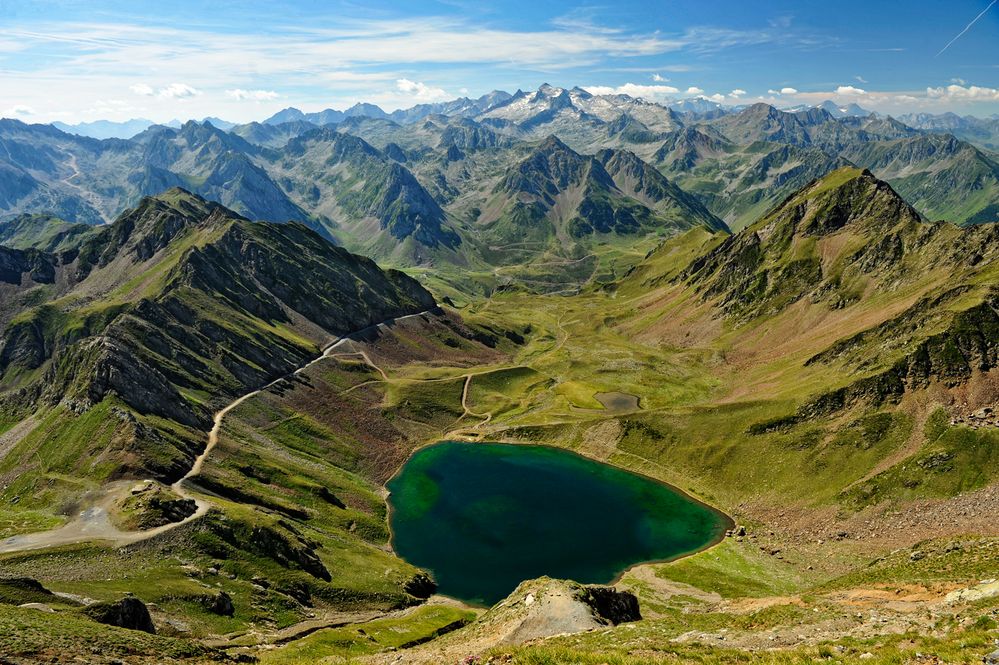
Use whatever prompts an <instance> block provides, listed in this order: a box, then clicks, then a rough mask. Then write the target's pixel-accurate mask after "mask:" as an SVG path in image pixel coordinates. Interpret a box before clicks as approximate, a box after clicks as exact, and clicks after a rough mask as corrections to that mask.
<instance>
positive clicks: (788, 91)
mask: <svg viewBox="0 0 999 665" xmlns="http://www.w3.org/2000/svg"><path fill="white" fill-rule="evenodd" d="M780 94H782V95H797V94H798V91H797V90H796V89H794V88H781V89H780Z"/></svg>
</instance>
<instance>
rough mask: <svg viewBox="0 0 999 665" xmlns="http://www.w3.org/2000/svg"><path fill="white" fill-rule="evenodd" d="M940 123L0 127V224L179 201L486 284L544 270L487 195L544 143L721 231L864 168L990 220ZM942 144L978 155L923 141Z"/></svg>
mask: <svg viewBox="0 0 999 665" xmlns="http://www.w3.org/2000/svg"><path fill="white" fill-rule="evenodd" d="M955 118H957V117H956V116H955V117H954V118H938V119H931V118H930V117H928V116H920V117H919V118H916V117H915V116H913V122H914V123H916V124H919V125H920V127H913V126H910V125H907V124H905V123H904V122H901V121H899V120H896V119H894V118H891V117H885V116H878V115H875V114H864V111H863V109H860V108H858V107H842V108H840V107H838V106H836V105H835V104H831V103H824V104H822V105H819V106H817V107H813V108H809V109H803V110H800V111H795V112H787V111H781V110H778V109H776V108H774V107H771V106H767V105H765V104H755V105H751V106H748V107H742V108H738V109H736V108H725V109H722V110H718V109H716V110H715V111H709V112H700V111H696V110H694V109H683V108H676V107H671V106H669V105H662V104H658V103H654V102H648V101H644V100H641V99H637V98H633V97H629V96H627V95H620V94H618V95H594V94H591V93H589V92H587V91H586V90H583V89H582V88H571V89H567V88H558V87H555V86H550V85H547V84H545V85H543V86H541V87H540V88H539V89H538V90H536V91H533V92H523V91H517V92H516V93H515V94H513V95H507V94H505V93H491V94H489V95H485V96H483V97H481V98H479V99H475V100H471V99H464V98H462V99H458V100H454V101H452V102H443V103H437V104H424V105H420V106H417V107H413V108H411V109H407V110H405V111H397V112H394V113H385V112H383V111H381V110H380V109H378V108H377V107H374V106H372V105H357V106H355V107H352V108H351V109H348V110H347V111H344V112H338V111H332V110H327V111H323V112H320V113H313V114H305V113H302V112H300V111H297V110H295V109H286V110H285V111H282V112H281V113H279V114H276V115H275V116H273V117H271V118H268V119H267V120H266V121H264V122H263V123H249V124H246V125H236V126H232V127H228V131H226V130H225V129H223V128H221V127H219V126H216V124H215V123H213V122H211V121H206V122H200V123H199V122H187V123H185V124H183V125H182V126H180V127H167V126H150V127H148V128H146V129H145V130H143V131H141V132H139V133H138V134H136V135H135V136H133V137H131V138H129V139H105V140H96V139H92V138H86V137H81V136H77V135H74V134H69V133H66V132H63V131H60V130H58V129H55V128H53V127H51V126H44V125H26V124H23V123H20V122H18V121H14V120H4V121H0V143H2V145H3V146H4V147H5V148H6V150H5V151H4V152H3V153H0V171H3V174H4V177H3V179H2V182H0V219H2V218H8V219H9V218H11V217H13V216H16V215H19V214H22V213H28V214H37V213H45V214H50V215H54V216H56V217H58V218H60V219H63V220H64V221H66V222H68V223H86V224H102V223H107V222H109V221H110V220H112V219H114V218H115V217H116V216H117V215H118V214H120V213H121V212H122V211H123V210H125V209H126V208H128V207H129V206H133V205H135V204H136V203H137V202H138V201H139V200H140V199H141V197H143V196H148V195H154V194H157V193H159V192H161V191H163V190H165V189H167V188H169V187H183V188H185V189H188V190H189V191H192V192H194V193H197V194H198V195H200V196H203V197H205V198H207V199H210V200H214V201H217V202H219V203H222V204H223V205H225V206H227V207H229V208H231V209H232V210H234V211H236V212H238V213H240V214H243V215H246V216H247V217H249V218H252V219H263V220H269V221H274V222H285V221H289V220H295V221H298V222H301V223H303V224H306V225H307V226H309V227H311V228H313V229H315V230H317V231H318V232H320V233H322V234H324V235H326V236H327V237H328V238H332V239H335V240H336V241H337V242H340V243H342V244H343V245H344V246H345V247H347V248H348V249H350V250H352V251H357V252H362V253H366V254H368V255H370V256H372V257H374V258H376V259H380V260H385V261H389V262H390V263H392V264H394V265H399V266H415V265H431V264H436V265H443V264H448V265H455V266H465V267H475V269H476V270H486V269H487V267H488V266H489V265H490V264H492V263H494V262H496V261H499V262H500V263H510V262H511V261H515V262H521V263H531V262H532V261H533V262H538V261H542V262H544V261H550V260H551V259H550V257H549V258H546V256H547V255H548V253H549V250H550V249H551V246H549V245H548V244H547V243H546V242H543V241H541V240H537V239H536V240H532V241H531V242H532V243H535V244H534V247H535V250H536V251H524V248H521V250H519V251H518V252H516V253H515V254H514V255H513V256H509V257H502V256H499V255H497V254H496V250H493V249H490V248H493V247H498V246H503V245H504V244H509V242H510V241H511V239H510V238H507V237H505V236H506V235H507V234H506V233H505V232H504V228H505V226H506V225H507V224H508V221H509V216H510V215H511V214H513V211H514V208H513V207H511V205H510V204H504V203H502V202H501V201H500V198H501V197H500V196H499V195H500V193H501V192H500V190H503V189H504V188H506V189H507V190H510V187H511V184H510V183H511V182H512V180H511V179H512V178H514V177H515V174H516V173H517V172H518V171H521V175H520V176H519V177H520V179H521V180H523V178H524V177H530V178H534V177H536V178H538V179H539V180H538V181H537V182H534V183H532V184H531V186H530V187H528V189H531V188H533V189H535V190H539V189H540V188H546V187H549V186H550V185H549V184H546V183H545V182H543V180H544V178H545V175H544V174H543V172H542V171H539V170H536V169H535V170H530V171H529V172H525V171H524V169H523V164H524V160H525V159H528V158H529V156H530V155H531V154H532V151H536V150H538V149H539V146H541V149H542V150H544V149H545V148H544V146H549V145H550V138H551V137H555V138H556V139H557V140H558V141H559V142H560V143H561V144H563V145H565V146H566V147H567V148H568V149H569V150H571V151H573V152H574V153H575V154H577V155H581V156H586V157H588V158H589V157H591V156H592V157H594V158H596V159H597V161H600V159H601V158H599V155H600V154H602V153H603V151H606V150H615V151H627V152H628V153H631V154H633V155H634V156H636V157H637V158H638V159H639V160H640V161H641V162H642V166H641V168H642V169H643V170H644V171H645V172H646V173H647V174H650V173H652V171H658V173H659V175H661V176H663V177H664V178H665V179H666V180H667V182H668V184H669V187H664V186H659V187H656V188H654V189H655V192H654V193H653V194H650V193H649V192H646V193H645V194H643V196H644V197H645V200H638V199H635V200H636V201H638V202H637V205H640V206H644V207H645V208H647V209H648V211H654V210H655V209H656V207H657V206H658V207H659V208H663V206H666V207H669V206H670V205H673V203H672V202H675V201H680V200H682V201H683V203H682V204H681V205H684V206H689V205H691V204H692V203H694V202H695V201H696V203H697V204H698V205H700V206H702V207H703V208H706V210H707V211H708V212H710V214H711V215H712V216H714V217H715V218H719V219H721V220H723V221H724V223H725V224H727V225H728V226H730V227H731V228H733V229H739V228H741V227H742V226H744V225H746V224H748V223H750V222H751V221H752V220H754V219H755V218H756V217H758V216H759V215H760V214H762V213H763V212H764V211H765V210H767V209H768V208H769V207H771V206H773V205H775V204H776V203H778V202H780V201H781V200H783V199H784V198H785V197H786V196H788V195H789V194H791V193H792V192H793V191H795V190H796V189H798V188H800V187H802V186H803V185H805V184H806V183H807V182H809V181H810V180H811V179H813V178H815V177H819V176H822V175H823V174H825V173H828V172H830V171H832V170H834V169H837V168H840V167H843V166H846V165H851V166H857V167H860V168H868V169H870V170H871V171H872V173H874V174H875V175H876V176H878V177H880V178H883V179H884V180H886V181H887V182H889V183H891V184H892V185H893V186H894V187H895V188H896V189H897V190H898V191H899V192H900V193H901V194H902V195H903V196H904V197H906V199H907V200H909V201H910V202H911V203H912V204H913V205H914V206H915V207H916V209H917V210H918V211H919V212H920V214H922V215H923V216H925V217H927V218H929V219H947V220H950V221H954V222H957V223H961V224H974V223H982V222H988V221H994V220H995V219H996V215H997V214H999V208H997V207H996V206H997V200H999V161H997V157H996V155H995V154H994V153H992V152H990V151H989V150H988V148H987V147H986V145H987V140H986V142H985V143H983V142H982V141H981V140H979V139H982V137H987V135H988V131H989V130H988V129H987V128H988V126H989V125H988V122H986V121H982V122H980V123H977V124H976V123H975V122H972V121H971V120H968V119H960V118H957V119H956V120H955ZM944 120H946V122H943V121H944ZM220 124H221V123H220ZM952 129H953V130H954V131H958V132H959V133H962V132H963V134H962V135H964V136H969V137H971V138H973V140H975V143H969V142H968V141H965V140H963V139H961V138H959V137H958V136H955V135H953V134H947V133H938V132H942V131H950V130H952ZM972 135H974V137H977V138H974V137H972ZM633 166H634V165H633ZM647 177H651V176H647ZM657 177H659V176H657ZM660 179H662V178H660ZM591 181H592V182H596V180H592V179H591ZM503 182H506V183H507V185H503V184H502V183H503ZM568 184H569V183H560V184H559V188H560V189H562V188H565V187H566V186H567V185H568ZM604 184H605V185H608V186H609V184H608V183H604ZM524 186H525V183H523V182H521V183H520V184H519V185H517V187H520V188H521V189H524ZM615 186H616V187H617V189H618V190H620V189H621V188H620V183H616V185H615ZM497 188H499V189H497ZM604 189H606V187H604ZM599 190H600V188H599V187H584V188H583V189H581V190H580V192H582V195H583V196H584V197H589V200H588V201H586V202H585V204H584V205H583V206H582V209H583V210H584V212H586V213H587V214H590V212H589V211H592V210H596V209H598V208H601V207H602V204H601V203H599V202H598V201H597V199H598V198H600V194H599ZM650 191H651V190H650ZM503 196H505V197H507V198H509V197H513V198H516V199H517V200H518V201H519V203H518V205H519V207H518V208H517V209H518V210H527V209H528V208H527V207H524V206H526V205H527V204H529V203H530V201H528V200H527V199H528V198H530V196H536V194H529V193H526V191H525V192H519V193H514V192H513V191H506V193H505V194H503ZM552 196H554V194H552V195H549V196H548V198H550V199H551V198H552ZM649 196H651V197H652V198H649ZM656 197H658V198H656ZM542 198H544V197H542ZM631 198H632V199H634V197H631ZM639 199H642V197H639ZM553 202H554V199H552V200H551V201H548V202H541V201H536V202H535V204H540V205H541V206H542V207H551V206H552V205H553ZM501 209H505V212H504V211H503V210H501ZM532 209H535V210H536V212H534V213H531V214H533V215H535V216H537V215H539V214H540V215H541V216H546V215H548V214H549V213H548V212H546V211H542V210H541V208H538V207H537V205H534V206H533V208H532ZM579 209H580V208H579V206H577V205H576V204H573V205H572V206H571V210H572V211H578V210H579ZM617 209H620V208H617ZM559 210H560V212H559V214H568V213H563V211H562V210H561V206H559ZM635 210H636V211H637V214H638V215H639V217H642V218H643V219H647V220H653V219H658V221H657V222H656V223H649V222H642V223H638V224H630V223H629V224H628V225H626V226H629V227H630V228H632V229H633V232H638V233H639V234H640V235H642V236H643V237H647V238H652V237H653V236H655V235H657V234H661V233H673V232H676V231H677V230H679V227H677V226H676V225H670V224H669V223H665V224H663V223H662V221H663V220H662V219H659V218H656V217H655V215H652V216H649V213H648V212H647V211H646V212H643V211H642V209H641V208H636V209H635ZM483 213H485V217H483V218H481V219H480V217H479V215H480V214H483ZM542 213H543V214H542ZM517 214H522V213H517ZM573 214H574V213H573ZM622 214H623V213H622ZM584 216H585V215H584ZM500 218H503V219H500ZM694 218H699V219H703V214H702V213H698V215H695V216H694ZM504 220H506V221H504ZM567 221H568V218H567ZM708 224H709V226H711V225H715V224H716V222H715V221H714V220H711V221H709V222H708ZM653 227H654V228H653ZM576 228H577V229H582V228H591V229H592V232H591V233H588V234H584V236H585V237H584V236H580V235H578V234H577V235H576V236H573V237H572V243H571V244H573V245H579V247H580V248H582V254H578V253H577V252H578V251H579V250H577V249H572V248H566V251H564V252H561V254H562V255H564V256H566V257H570V258H572V259H577V258H580V257H581V256H583V255H585V254H586V251H585V246H586V245H589V244H592V242H602V241H601V240H600V238H601V237H603V236H605V235H607V233H611V234H612V235H620V231H621V230H622V229H623V228H624V227H623V226H621V225H608V224H597V225H593V224H589V225H587V224H577V226H576ZM545 233H547V232H545ZM570 235H571V234H570ZM562 239H563V240H565V237H564V236H563V238H562ZM650 246H651V245H649V244H647V245H646V248H648V247H650ZM556 253H558V252H556Z"/></svg>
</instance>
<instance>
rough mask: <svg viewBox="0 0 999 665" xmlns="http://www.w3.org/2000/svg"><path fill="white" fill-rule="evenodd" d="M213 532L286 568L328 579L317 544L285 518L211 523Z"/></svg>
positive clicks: (324, 579)
mask: <svg viewBox="0 0 999 665" xmlns="http://www.w3.org/2000/svg"><path fill="white" fill-rule="evenodd" d="M212 529H213V531H214V532H215V533H216V534H217V535H218V536H219V537H221V538H222V540H224V541H225V542H226V543H228V544H229V545H231V546H233V547H235V548H237V549H240V550H246V551H249V552H252V553H254V554H256V555H258V556H263V557H266V558H268V559H270V560H272V561H274V562H276V563H278V564H279V565H281V566H284V567H285V568H298V569H300V570H304V571H305V572H307V573H309V574H310V575H312V576H313V577H315V578H316V579H320V580H323V581H324V582H329V581H330V580H332V579H333V577H332V576H331V575H330V572H329V570H327V569H326V566H325V565H323V562H322V560H321V559H320V558H319V556H318V555H317V554H316V548H317V547H318V545H317V544H316V543H314V542H312V541H309V540H308V539H306V538H305V537H304V536H303V535H302V534H301V533H300V532H299V531H298V530H297V529H296V528H295V527H294V526H292V525H291V524H290V523H289V522H287V521H284V520H278V522H277V523H275V524H273V525H261V524H258V525H253V524H248V523H246V522H242V521H225V522H213V523H212Z"/></svg>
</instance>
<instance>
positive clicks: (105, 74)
mask: <svg viewBox="0 0 999 665" xmlns="http://www.w3.org/2000/svg"><path fill="white" fill-rule="evenodd" d="M165 7H168V9H165ZM986 7H989V1H988V0H947V1H940V2H909V3H902V2H876V1H875V0H866V1H857V0H839V1H837V2H801V0H799V1H797V2H784V1H780V2H766V3H764V2H747V1H742V2H729V1H712V0H698V1H688V0H681V1H658V2H656V1H649V0H645V1H631V0H625V1H618V2H613V3H610V2H607V3H593V4H587V3H569V2H539V1H538V0H533V1H528V0H507V1H503V2H489V3H486V2H469V1H467V0H443V1H433V0H423V1H421V2H409V1H405V2H337V1H334V2H318V1H312V0H298V1H287V0H274V1H270V2H229V1H225V0H221V1H216V2H211V3H207V2H191V1H188V0H180V1H176V2H171V3H162V2H155V3H154V2H142V1H136V0H132V1H130V2H119V1H100V0H90V1H82V0H62V1H50V0H30V1H28V0H0V115H5V116H14V117H19V118H21V119H24V120H29V121H36V122H48V121H51V120H63V121H66V122H75V121H81V120H94V119H98V118H107V119H113V120H123V119H126V118H131V117H145V118H149V119H151V120H155V121H165V120H169V119H172V118H181V119H185V118H191V117H196V118H200V117H204V116H207V115H213V116H219V117H222V118H226V119H231V120H234V121H247V120H252V119H262V118H264V117H266V116H267V115H270V114H271V113H273V112H274V111H277V110H278V109H281V108H284V107H286V106H296V107H299V108H302V109H303V110H307V111H310V110H319V109H322V108H327V107H333V108H344V107H346V106H349V105H351V104H353V103H355V102H357V101H370V102H374V103H377V104H380V105H381V106H383V107H384V108H386V109H388V110H391V109H395V108H400V107H408V106H412V105H413V104H416V103H421V102H428V101H440V100H443V99H450V98H454V97H458V96H462V95H468V96H478V95H481V94H483V93H485V92H488V91H490V90H493V89H505V90H508V91H511V92H512V91H514V90H516V89H517V88H523V89H528V88H535V87H537V86H538V85H539V84H541V83H543V82H546V81H547V82H550V83H553V84H556V85H562V86H573V85H579V86H582V87H586V88H588V89H591V90H594V91H598V92H607V91H617V92H629V93H631V94H635V95H636V96H643V97H646V98H650V99H656V100H666V99H677V98H683V97H689V96H695V95H704V96H710V97H713V98H715V99H717V100H719V101H722V102H724V103H727V104H734V103H746V102H751V101H758V100H764V101H769V102H771V103H775V104H777V105H781V106H789V105H793V104H798V103H817V102H819V101H822V100H824V99H827V98H832V99H834V100H836V101H837V102H841V103H846V102H851V101H855V102H857V103H859V104H861V105H862V106H864V107H866V108H872V109H876V110H880V111H885V112H890V113H896V114H898V113H903V112H906V111H929V112H940V111H945V110H953V111H957V112H959V113H974V114H977V115H990V114H993V113H999V4H995V6H993V7H991V8H990V9H989V10H988V11H986V12H985V14H984V15H982V16H981V18H980V19H979V20H978V21H977V22H975V24H974V25H972V26H971V28H970V29H968V30H967V32H966V33H965V34H963V35H962V36H961V37H960V38H959V39H957V40H956V41H955V42H953V43H952V44H951V45H950V46H949V47H947V48H946V50H944V51H943V52H942V53H940V51H941V49H943V48H944V47H945V46H946V45H947V44H948V42H950V41H951V40H952V39H953V38H954V37H955V36H956V35H958V34H959V33H960V32H961V31H962V30H964V29H965V27H966V26H967V25H968V23H969V22H970V21H972V19H974V18H975V17H976V16H978V15H979V14H980V13H981V12H982V11H983V10H985V9H986Z"/></svg>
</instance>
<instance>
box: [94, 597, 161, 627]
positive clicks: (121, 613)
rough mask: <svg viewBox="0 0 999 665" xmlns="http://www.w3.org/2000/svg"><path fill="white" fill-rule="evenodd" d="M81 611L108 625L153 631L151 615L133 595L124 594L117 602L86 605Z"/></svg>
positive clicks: (143, 604)
mask: <svg viewBox="0 0 999 665" xmlns="http://www.w3.org/2000/svg"><path fill="white" fill-rule="evenodd" d="M83 613H84V614H86V615H87V616H88V617H90V618H91V619H93V620H94V621H97V622H98V623H104V624H107V625H109V626H118V627H119V628H128V629H129V630H141V631H144V632H146V633H155V632H156V627H155V626H153V620H152V617H150V616H149V610H148V609H147V608H146V605H145V603H143V602H142V601H141V600H139V599H138V598H136V597H134V596H126V597H125V598H122V599H121V600H119V601H117V602H102V603H94V604H93V605H88V606H87V607H86V608H84V610H83Z"/></svg>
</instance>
